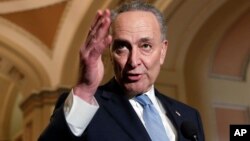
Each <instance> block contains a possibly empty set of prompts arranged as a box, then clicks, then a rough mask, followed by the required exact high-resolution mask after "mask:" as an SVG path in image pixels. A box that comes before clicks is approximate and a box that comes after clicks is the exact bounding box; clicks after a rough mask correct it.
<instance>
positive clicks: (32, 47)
mask: <svg viewBox="0 0 250 141" xmlns="http://www.w3.org/2000/svg"><path fill="white" fill-rule="evenodd" d="M122 2H123V1H122V0H105V1H99V0H42V1H36V0H22V1H16V0H8V1H0V91H1V93H0V115H2V116H0V141H14V140H16V141H21V140H23V141H24V140H25V141H29V140H30V141H33V140H34V141H35V140H36V139H37V136H38V135H39V134H40V133H41V131H42V130H43V128H44V127H45V126H46V125H47V123H48V120H49V116H50V114H51V111H52V110H53V106H54V102H55V100H56V97H57V96H58V95H59V94H60V93H61V92H62V91H64V90H65V89H64V88H66V89H70V88H71V87H72V86H73V85H74V83H75V82H76V79H77V71H78V69H77V68H78V56H77V55H78V49H79V47H80V46H81V43H82V42H83V39H84V37H85V36H86V34H87V32H88V29H89V28H88V27H89V26H90V24H91V21H92V19H93V18H94V15H95V13H96V10H97V9H105V8H113V7H115V6H116V5H119V4H120V3H122ZM148 2H150V3H152V4H153V5H155V6H156V7H158V8H159V9H160V10H161V11H162V12H163V13H164V16H165V17H166V19H167V23H168V39H169V48H168V53H167V58H166V60H165V64H164V66H163V68H162V71H161V74H160V76H159V79H158V80H157V83H156V87H157V88H158V89H160V90H161V91H162V92H163V93H165V94H166V95H169V96H171V97H173V98H175V99H177V100H180V101H182V102H184V103H187V104H189V105H191V106H193V107H195V108H197V109H198V110H199V111H200V113H201V116H202V119H203V123H204V129H205V134H206V139H207V140H208V141H228V137H229V136H228V127H229V124H237V123H248V124H249V119H250V115H249V106H250V87H249V86H250V84H249V83H250V82H249V79H250V69H249V67H250V65H249V57H250V40H249V37H250V1H249V0H240V1H235V0H220V1H218V0H148ZM103 60H104V63H105V64H106V67H105V69H106V71H105V77H104V81H103V83H104V82H106V81H108V79H109V78H110V77H111V76H112V68H111V66H110V64H109V58H108V53H106V54H105V55H104V57H103ZM62 88H63V89H62ZM223 121H224V122H223Z"/></svg>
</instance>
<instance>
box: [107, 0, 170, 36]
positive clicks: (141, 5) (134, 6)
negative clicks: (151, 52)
mask: <svg viewBox="0 0 250 141" xmlns="http://www.w3.org/2000/svg"><path fill="white" fill-rule="evenodd" d="M128 11H146V12H151V13H152V14H154V15H155V17H156V19H157V21H158V23H159V25H160V30H161V38H162V40H164V39H166V36H167V25H166V23H165V19H164V16H163V14H162V13H161V12H160V11H159V10H158V9H157V8H155V7H154V6H152V5H150V4H148V3H145V2H141V1H138V0H135V1H132V2H129V3H124V4H122V5H121V6H119V7H118V8H117V9H115V10H113V11H111V20H112V22H113V21H114V20H115V19H116V17H117V16H118V15H119V14H121V13H123V12H128Z"/></svg>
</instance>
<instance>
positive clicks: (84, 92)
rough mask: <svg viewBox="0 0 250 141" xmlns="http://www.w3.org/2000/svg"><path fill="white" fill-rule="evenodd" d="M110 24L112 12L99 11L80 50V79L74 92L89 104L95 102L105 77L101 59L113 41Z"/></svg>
mask: <svg viewBox="0 0 250 141" xmlns="http://www.w3.org/2000/svg"><path fill="white" fill-rule="evenodd" d="M110 24H111V19H110V10H108V9H107V10H105V11H101V10H99V11H98V12H97V14H96V17H95V20H94V22H93V24H92V25H91V28H90V30H89V33H88V36H87V38H86V41H85V43H84V44H83V46H82V47H81V48H80V77H79V81H78V84H77V85H76V86H75V87H74V88H73V90H74V94H75V95H77V96H79V97H80V98H82V99H83V100H85V101H86V102H89V103H91V102H92V101H93V96H94V94H95V92H96V89H97V87H98V86H99V84H100V83H101V81H102V78H103V75H104V67H103V62H102V60H101V57H102V54H103V52H104V50H105V49H106V48H107V47H108V46H109V45H110V43H111V41H112V36H111V35H109V27H110Z"/></svg>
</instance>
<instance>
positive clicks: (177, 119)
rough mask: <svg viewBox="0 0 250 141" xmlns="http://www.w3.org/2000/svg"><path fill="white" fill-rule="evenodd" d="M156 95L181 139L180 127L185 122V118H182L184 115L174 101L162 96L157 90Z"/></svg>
mask: <svg viewBox="0 0 250 141" xmlns="http://www.w3.org/2000/svg"><path fill="white" fill-rule="evenodd" d="M155 94H156V96H157V98H158V99H159V100H160V101H161V103H162V105H163V107H164V109H165V110H166V112H167V113H166V114H167V115H166V116H167V117H168V118H169V119H170V121H171V122H172V124H173V125H174V127H175V129H176V131H177V136H178V137H180V134H181V133H180V130H179V129H180V126H181V124H182V122H183V121H184V117H182V113H181V111H180V110H179V109H177V107H176V106H175V105H174V102H173V100H172V99H170V98H168V97H165V96H163V95H162V94H160V93H159V92H158V91H157V90H155ZM178 140H180V139H178Z"/></svg>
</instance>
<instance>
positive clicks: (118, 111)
mask: <svg viewBox="0 0 250 141" xmlns="http://www.w3.org/2000/svg"><path fill="white" fill-rule="evenodd" d="M104 87H105V88H104V91H102V93H101V95H100V99H99V100H101V102H100V103H101V104H102V105H101V106H103V109H104V110H106V111H107V112H108V113H109V114H110V116H111V117H113V119H114V120H115V121H116V122H117V124H118V125H119V126H120V127H121V128H122V129H123V130H124V132H126V133H127V134H128V135H129V136H130V138H131V139H132V140H136V141H150V137H149V135H148V133H147V131H146V129H145V128H144V126H143V124H142V123H141V121H140V119H139V117H138V116H137V114H136V113H135V111H134V109H133V107H132V106H131V104H130V103H129V101H128V99H127V98H126V97H125V96H124V94H122V90H121V89H120V88H119V85H118V84H117V83H116V82H115V80H112V81H111V82H110V83H109V84H107V85H106V86H104ZM114 88H115V89H114Z"/></svg>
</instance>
